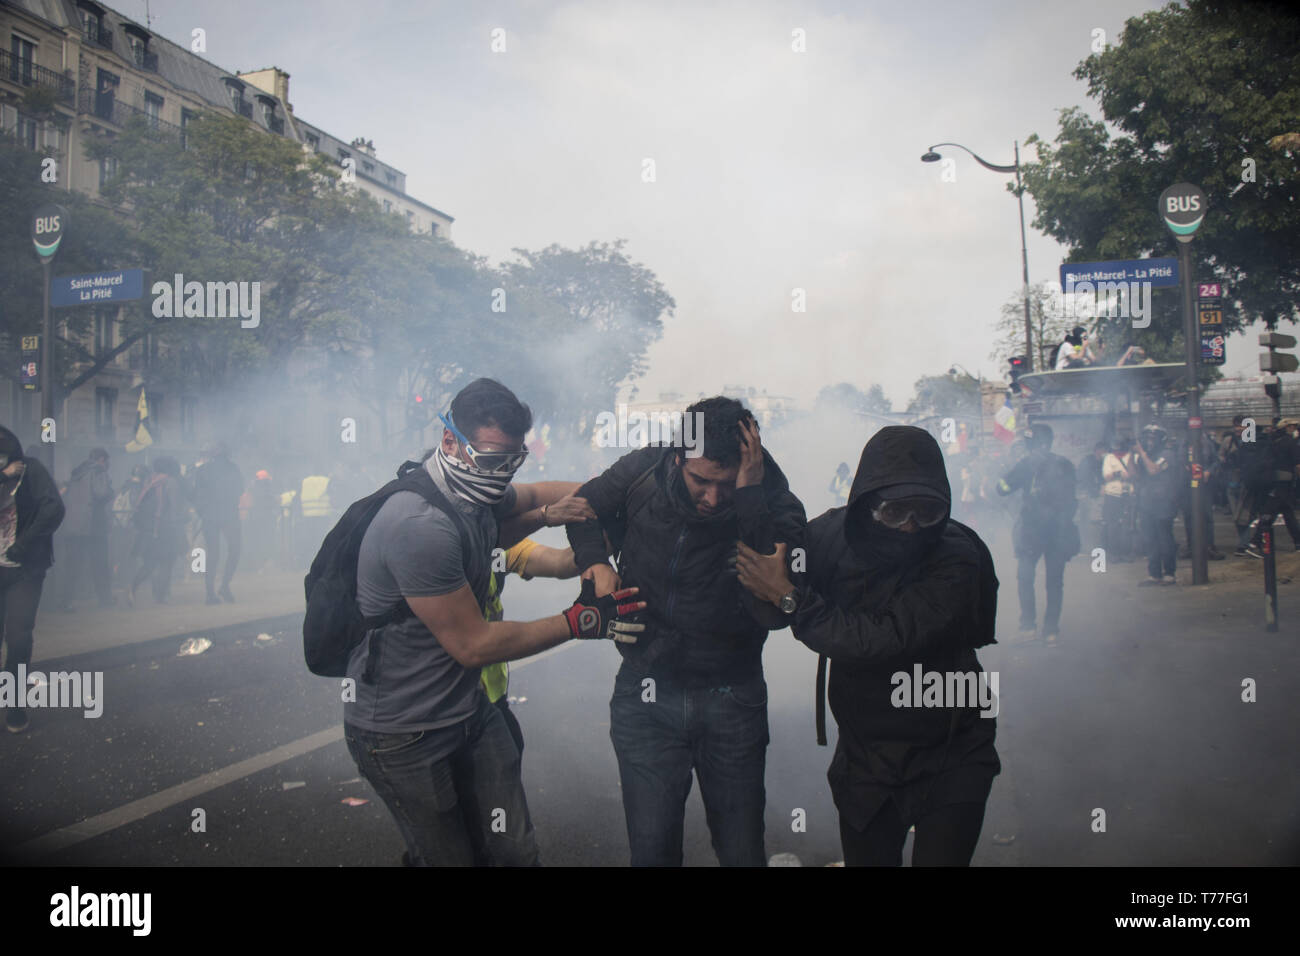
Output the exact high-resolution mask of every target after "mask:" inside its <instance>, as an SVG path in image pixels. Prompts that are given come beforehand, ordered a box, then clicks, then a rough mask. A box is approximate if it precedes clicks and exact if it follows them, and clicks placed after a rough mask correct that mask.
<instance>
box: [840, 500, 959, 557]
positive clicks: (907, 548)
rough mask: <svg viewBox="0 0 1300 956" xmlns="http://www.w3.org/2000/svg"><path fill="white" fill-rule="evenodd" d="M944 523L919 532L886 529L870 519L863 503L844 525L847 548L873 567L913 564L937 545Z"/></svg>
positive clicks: (868, 509) (941, 522)
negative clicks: (846, 535)
mask: <svg viewBox="0 0 1300 956" xmlns="http://www.w3.org/2000/svg"><path fill="white" fill-rule="evenodd" d="M947 523H948V522H947V520H946V519H945V520H944V521H940V522H939V523H938V524H937V525H934V526H933V527H931V528H921V529H920V530H919V531H900V530H897V529H895V528H886V527H885V526H884V525H883V524H881V523H880V522H879V521H876V520H875V519H874V518H872V517H871V511H870V508H869V507H868V505H867V503H866V502H863V503H862V505H860V506H859V507H857V508H855V509H854V510H853V513H852V514H851V515H850V516H849V521H848V524H847V526H846V531H847V532H848V539H849V547H851V548H852V549H853V551H854V553H855V554H856V555H857V556H858V557H859V558H861V559H862V560H863V561H865V562H866V563H867V564H869V565H871V566H873V567H897V566H901V565H908V564H915V563H916V562H918V561H920V560H921V559H922V558H923V557H925V555H926V554H927V553H928V552H929V551H930V549H931V548H933V547H934V546H935V545H936V544H938V543H939V539H940V538H942V537H943V529H944V526H945V525H947Z"/></svg>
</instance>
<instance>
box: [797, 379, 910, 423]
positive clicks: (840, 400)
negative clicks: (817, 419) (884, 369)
mask: <svg viewBox="0 0 1300 956" xmlns="http://www.w3.org/2000/svg"><path fill="white" fill-rule="evenodd" d="M813 407H814V408H819V407H827V408H839V409H844V410H846V411H850V412H867V413H870V414H877V415H888V414H889V413H890V412H892V411H893V407H892V405H891V404H890V401H889V399H888V397H886V395H885V391H884V389H882V388H881V387H880V386H879V385H872V386H871V388H869V389H868V390H867V391H865V392H863V391H862V390H861V389H859V388H858V387H857V386H856V385H851V384H849V383H848V382H839V383H837V384H835V385H824V386H822V389H821V391H819V392H818V393H817V398H816V400H815V401H814V402H813Z"/></svg>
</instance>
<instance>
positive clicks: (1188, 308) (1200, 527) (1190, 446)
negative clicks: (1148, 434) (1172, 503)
mask: <svg viewBox="0 0 1300 956" xmlns="http://www.w3.org/2000/svg"><path fill="white" fill-rule="evenodd" d="M1191 246H1192V244H1191V243H1190V242H1180V243H1179V244H1178V257H1179V259H1180V262H1179V267H1180V269H1181V272H1182V287H1183V337H1184V338H1185V339H1186V340H1187V341H1186V343H1185V346H1186V347H1185V349H1184V354H1185V355H1186V359H1187V459H1188V461H1189V462H1190V463H1191V466H1192V527H1191V528H1190V529H1189V530H1190V532H1191V534H1190V538H1191V542H1192V583H1193V584H1205V583H1207V582H1208V580H1209V567H1208V555H1207V553H1206V541H1205V497H1204V494H1203V492H1204V490H1205V489H1204V488H1203V487H1202V485H1203V482H1202V481H1201V394H1200V388H1199V387H1198V385H1197V369H1198V368H1199V367H1200V359H1201V332H1200V327H1199V325H1198V324H1197V321H1196V311H1195V309H1194V308H1193V302H1192V248H1191Z"/></svg>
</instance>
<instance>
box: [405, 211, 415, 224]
mask: <svg viewBox="0 0 1300 956" xmlns="http://www.w3.org/2000/svg"><path fill="white" fill-rule="evenodd" d="M413 222H415V213H413V212H411V210H409V209H408V210H406V223H407V225H410V224H411V223H413Z"/></svg>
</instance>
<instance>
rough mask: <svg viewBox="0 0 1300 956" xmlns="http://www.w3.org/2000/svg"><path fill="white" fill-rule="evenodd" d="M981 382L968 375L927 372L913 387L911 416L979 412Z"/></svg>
mask: <svg viewBox="0 0 1300 956" xmlns="http://www.w3.org/2000/svg"><path fill="white" fill-rule="evenodd" d="M979 410H980V390H979V383H978V382H976V381H975V380H974V379H972V378H970V377H969V376H967V375H923V376H921V377H920V378H918V379H917V380H916V384H915V385H914V386H913V394H912V400H911V401H910V402H909V403H908V405H907V412H908V414H909V415H918V416H921V417H925V416H929V415H945V416H952V417H954V418H955V417H958V416H961V415H978V414H979Z"/></svg>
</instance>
